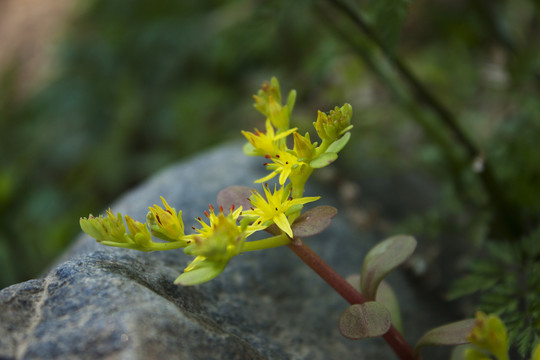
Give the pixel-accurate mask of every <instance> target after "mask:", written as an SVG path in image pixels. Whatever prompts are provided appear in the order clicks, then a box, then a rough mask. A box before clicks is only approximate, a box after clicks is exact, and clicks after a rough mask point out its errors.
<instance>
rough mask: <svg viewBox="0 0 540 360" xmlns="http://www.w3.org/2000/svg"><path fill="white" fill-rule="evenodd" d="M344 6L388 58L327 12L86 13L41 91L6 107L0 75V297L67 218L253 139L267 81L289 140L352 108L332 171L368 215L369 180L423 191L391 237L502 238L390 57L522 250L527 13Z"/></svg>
mask: <svg viewBox="0 0 540 360" xmlns="http://www.w3.org/2000/svg"><path fill="white" fill-rule="evenodd" d="M344 3H345V4H348V6H350V10H351V9H352V10H353V12H354V13H356V14H361V16H362V17H363V18H364V20H365V21H366V23H367V24H368V25H369V26H370V29H371V30H372V31H373V32H374V33H375V35H376V37H377V38H378V39H379V40H380V41H381V42H382V44H383V45H384V47H386V48H387V49H389V54H390V56H387V55H388V54H386V55H385V53H384V51H381V48H380V47H379V46H378V45H377V43H376V42H374V41H373V39H372V38H370V37H369V36H366V33H365V32H363V31H362V29H361V28H360V27H359V26H358V24H356V23H355V21H354V19H353V18H352V17H351V16H350V13H349V14H347V11H343V7H342V6H341V5H342V3H341V2H337V1H330V0H329V1H311V0H299V1H294V2H289V1H271V0H270V1H250V0H236V1H232V0H230V1H204V2H203V1H195V0H191V1H171V0H162V1H160V2H146V1H142V0H131V1H114V2H113V1H105V0H93V1H84V2H81V3H80V4H78V5H77V6H76V7H74V8H73V9H70V11H69V12H68V15H62V16H58V19H57V21H58V22H60V23H63V27H62V29H63V30H62V32H61V34H60V36H59V37H57V38H56V40H55V41H54V42H51V44H50V47H49V49H50V51H49V53H48V54H49V55H47V56H48V58H47V63H48V67H47V76H46V77H45V79H44V80H41V81H40V82H38V83H37V85H35V86H34V85H28V84H23V85H25V87H23V88H24V89H25V90H20V89H21V83H24V82H26V81H28V79H27V77H25V76H24V71H22V70H21V66H20V64H19V63H18V61H16V60H14V61H12V62H10V63H8V64H7V65H4V69H2V73H1V74H2V75H1V76H0V147H1V152H0V288H2V287H5V286H8V285H10V284H13V283H15V282H20V281H23V280H26V279H29V278H32V277H35V276H37V275H38V274H39V273H40V271H42V269H44V267H45V266H46V265H47V264H48V263H50V262H51V261H52V260H53V259H54V257H55V256H57V255H58V254H59V253H61V252H62V250H63V249H65V247H66V246H68V244H69V243H70V241H71V240H72V239H73V237H74V236H75V235H76V234H77V233H78V232H79V227H78V219H79V217H80V216H85V215H87V214H88V213H90V212H93V213H98V212H99V211H101V210H102V209H104V208H105V207H106V206H107V204H109V203H110V202H112V201H113V200H114V199H115V198H116V197H118V196H119V194H121V193H122V192H124V191H125V190H126V189H128V188H129V187H131V186H133V185H135V184H137V183H140V182H141V181H142V180H143V179H145V178H146V177H148V176H149V175H151V174H152V173H153V172H155V171H156V170H158V169H160V168H163V167H164V166H166V165H168V164H171V163H173V162H175V161H178V160H179V159H181V158H183V157H185V156H188V155H190V154H193V153H195V152H197V151H198V150H201V149H205V148H208V147H209V146H211V145H213V144H217V143H219V142H223V141H226V140H228V139H239V138H240V133H239V131H240V129H252V128H253V127H255V126H258V127H259V128H261V127H262V125H261V124H262V123H261V118H260V116H259V114H258V113H256V111H255V110H253V108H252V99H251V95H252V94H254V93H255V92H256V90H257V89H258V88H259V86H260V84H261V83H262V81H263V80H268V79H269V78H270V77H271V76H274V75H275V76H277V77H278V78H279V79H280V82H281V85H282V89H283V91H284V92H286V91H288V90H289V89H291V88H295V89H297V91H298V95H299V97H298V100H297V108H296V109H295V113H294V114H293V117H294V118H296V121H297V122H298V124H299V127H300V128H301V129H302V130H304V131H306V130H309V126H310V124H311V122H312V121H314V120H315V118H316V111H317V110H318V109H321V110H323V111H328V110H330V109H331V108H333V107H334V106H336V105H342V104H343V103H344V102H349V103H351V104H352V105H353V109H354V112H355V116H354V123H355V130H354V134H353V135H354V136H353V139H354V140H353V142H352V143H351V145H350V146H349V147H348V149H346V152H345V153H344V154H343V156H342V157H341V158H342V160H341V161H340V162H339V166H340V168H341V169H342V170H343V173H345V174H347V176H348V177H350V178H351V179H353V180H356V181H358V182H359V183H360V184H361V186H362V190H363V191H364V193H363V194H364V195H363V196H364V198H363V199H364V200H365V201H367V202H368V203H369V201H376V197H377V195H378V194H377V188H376V187H372V188H370V185H369V184H373V181H372V180H377V179H379V180H380V179H392V181H394V180H395V181H397V182H399V181H400V179H405V178H407V176H409V175H410V174H413V175H415V176H418V177H421V178H427V179H429V184H430V186H429V188H428V189H426V192H428V190H429V191H431V192H430V193H429V194H426V197H429V198H430V199H431V201H430V202H429V206H427V205H425V204H424V205H419V206H416V205H415V204H416V202H415V201H412V200H411V199H412V198H414V197H416V195H414V194H413V195H410V196H411V198H407V196H406V194H405V195H403V194H401V195H403V196H402V198H400V199H394V200H396V201H397V203H396V204H397V205H395V204H394V213H392V211H390V213H389V214H387V215H388V216H389V217H390V218H392V216H395V217H396V218H399V219H400V221H399V223H398V224H393V226H398V227H397V228H399V229H403V231H409V232H411V233H413V234H414V235H415V236H417V237H419V238H420V239H424V240H426V241H442V240H440V239H441V234H442V235H443V236H442V238H444V239H446V240H448V238H450V239H454V240H455V239H457V240H459V243H460V244H462V245H463V244H465V245H466V246H470V248H474V247H479V246H481V244H482V242H483V241H485V239H488V238H490V237H493V238H503V237H508V236H509V232H508V231H507V232H504V231H502V230H501V231H500V232H497V227H495V228H493V227H492V225H493V223H492V221H493V219H497V216H498V215H497V211H496V210H495V209H494V207H493V204H491V203H490V199H489V194H487V192H486V190H485V189H484V187H483V185H482V183H481V181H479V180H478V176H476V174H475V172H474V166H473V165H474V164H473V162H472V161H471V158H470V154H469V153H468V152H467V150H466V149H464V147H463V146H462V144H460V143H459V141H457V140H456V138H455V136H454V135H453V133H452V131H451V130H449V128H448V126H445V124H444V122H442V121H441V119H440V117H441V116H440V114H439V113H437V111H436V109H435V110H434V108H433V107H432V106H430V105H429V101H428V102H426V101H424V100H425V99H422V97H421V96H418V94H417V92H416V91H415V90H414V88H413V87H411V84H410V82H409V81H408V80H406V79H404V78H403V75H402V74H400V72H399V70H396V65H395V63H393V59H396V58H397V59H399V60H400V61H401V62H403V64H405V66H406V67H407V68H408V69H409V70H410V72H411V73H412V74H414V76H415V78H416V79H417V80H418V81H419V82H421V83H422V84H423V86H424V87H425V88H426V89H427V90H428V91H429V93H430V94H432V95H433V96H434V97H435V98H436V99H438V100H439V101H440V102H441V104H442V107H443V108H445V109H448V110H449V111H450V112H451V113H452V116H453V117H454V119H455V120H456V122H457V124H458V126H459V127H461V129H463V132H464V133H465V134H466V136H468V137H469V138H470V139H471V141H472V143H474V144H475V146H476V148H477V149H478V150H479V152H478V154H477V155H478V158H477V160H478V163H477V166H481V165H482V161H483V159H488V160H489V162H490V164H491V166H492V168H493V172H494V175H495V178H496V179H497V182H498V185H499V186H498V187H497V191H498V192H499V193H500V194H499V195H500V196H501V197H503V198H504V201H505V204H506V205H508V206H507V207H506V210H507V211H508V212H512V214H513V215H512V216H513V217H515V218H516V219H517V220H516V221H515V224H517V225H516V228H519V231H520V234H521V235H524V234H527V233H528V232H531V231H533V230H534V229H536V227H537V226H538V217H539V216H538V215H539V214H540V186H539V184H540V151H539V150H538V148H539V145H538V144H540V142H539V139H540V117H539V115H540V98H539V96H538V89H539V85H540V77H539V74H540V68H539V60H538V51H539V47H538V45H539V40H540V39H539V37H538V33H539V32H538V31H539V30H540V21H539V16H540V14H539V8H538V1H536V2H534V1H525V0H515V1H484V0H474V1H444V0H438V1H421V0H417V1H407V0H396V1H375V0H372V1H371V0H364V1H356V2H352V1H350V2H346V1H345V2H344ZM4 16H8V15H4ZM368 35H369V34H368ZM44 61H45V60H44ZM370 181H371V182H370ZM387 181H390V180H387ZM366 190H367V192H366ZM432 193H433V194H432ZM401 195H400V196H401ZM386 196H387V198H386V199H388V195H386ZM391 200H392V199H389V201H391ZM381 201H384V199H383V200H381ZM409 203H410V206H408V204H409ZM376 210H377V209H371V210H369V209H368V212H369V211H376ZM493 229H495V230H493ZM437 239H439V240H437Z"/></svg>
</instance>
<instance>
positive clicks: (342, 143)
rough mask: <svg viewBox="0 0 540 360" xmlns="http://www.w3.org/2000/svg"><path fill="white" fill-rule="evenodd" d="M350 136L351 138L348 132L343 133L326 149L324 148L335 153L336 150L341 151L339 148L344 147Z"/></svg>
mask: <svg viewBox="0 0 540 360" xmlns="http://www.w3.org/2000/svg"><path fill="white" fill-rule="evenodd" d="M350 138H351V133H350V132H347V133H345V135H343V136H342V137H340V138H339V139H337V140H336V141H334V142H333V143H332V144H331V145H330V146H329V147H328V149H326V152H330V153H336V154H337V153H338V152H340V151H341V149H343V148H344V147H345V145H347V143H348V142H349V139H350Z"/></svg>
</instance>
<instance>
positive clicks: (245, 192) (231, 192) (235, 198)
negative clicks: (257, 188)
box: [217, 185, 252, 210]
mask: <svg viewBox="0 0 540 360" xmlns="http://www.w3.org/2000/svg"><path fill="white" fill-rule="evenodd" d="M251 190H252V189H251V188H249V187H247V186H239V185H235V186H229V187H227V188H225V189H223V190H221V191H220V192H219V194H218V196H217V203H218V205H219V206H221V207H223V209H230V208H231V206H232V205H234V207H235V208H236V209H238V208H239V207H240V206H242V209H244V210H248V209H249V208H250V207H251V203H250V202H249V200H248V199H249V197H250V196H251Z"/></svg>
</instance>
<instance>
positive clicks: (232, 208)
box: [231, 204, 234, 212]
mask: <svg viewBox="0 0 540 360" xmlns="http://www.w3.org/2000/svg"><path fill="white" fill-rule="evenodd" d="M233 211H234V204H232V205H231V212H233Z"/></svg>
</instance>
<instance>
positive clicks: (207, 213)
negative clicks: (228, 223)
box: [204, 210, 210, 218]
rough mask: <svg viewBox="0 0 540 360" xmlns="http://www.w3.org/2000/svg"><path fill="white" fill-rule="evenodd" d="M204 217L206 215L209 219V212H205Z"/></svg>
mask: <svg viewBox="0 0 540 360" xmlns="http://www.w3.org/2000/svg"><path fill="white" fill-rule="evenodd" d="M204 215H206V217H207V218H209V217H210V213H209V212H208V211H206V210H204Z"/></svg>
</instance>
